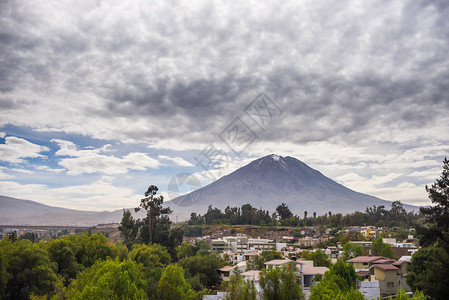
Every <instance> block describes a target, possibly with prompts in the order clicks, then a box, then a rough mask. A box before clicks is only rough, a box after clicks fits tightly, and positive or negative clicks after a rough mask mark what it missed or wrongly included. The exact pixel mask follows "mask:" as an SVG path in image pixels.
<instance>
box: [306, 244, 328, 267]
mask: <svg viewBox="0 0 449 300" xmlns="http://www.w3.org/2000/svg"><path fill="white" fill-rule="evenodd" d="M301 258H303V259H304V260H312V261H313V265H314V266H315V267H328V268H329V267H330V265H331V260H330V258H329V257H328V256H327V255H326V254H325V253H323V252H322V251H321V250H319V249H317V250H315V252H310V251H304V252H303V253H302V254H301Z"/></svg>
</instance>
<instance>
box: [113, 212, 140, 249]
mask: <svg viewBox="0 0 449 300" xmlns="http://www.w3.org/2000/svg"><path fill="white" fill-rule="evenodd" d="M118 230H120V234H121V235H122V236H123V237H124V239H125V240H124V244H125V246H126V247H127V248H128V249H129V250H131V247H132V245H133V243H134V242H135V240H136V238H137V232H138V230H139V228H138V225H137V222H136V220H134V218H133V216H132V214H131V212H130V211H129V210H128V209H126V210H125V209H124V210H123V217H122V221H121V222H120V225H119V227H118Z"/></svg>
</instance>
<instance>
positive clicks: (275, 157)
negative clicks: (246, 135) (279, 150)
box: [271, 154, 281, 161]
mask: <svg viewBox="0 0 449 300" xmlns="http://www.w3.org/2000/svg"><path fill="white" fill-rule="evenodd" d="M271 158H272V159H274V160H275V161H279V160H280V159H281V157H280V156H279V155H276V154H271Z"/></svg>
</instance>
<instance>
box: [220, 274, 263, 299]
mask: <svg viewBox="0 0 449 300" xmlns="http://www.w3.org/2000/svg"><path fill="white" fill-rule="evenodd" d="M223 287H224V290H225V291H226V300H256V299H257V294H258V293H257V291H256V288H255V286H254V283H253V282H252V281H249V280H243V278H242V275H241V272H240V271H239V269H238V268H235V269H234V273H233V274H232V275H231V277H230V278H229V281H228V282H225V283H223Z"/></svg>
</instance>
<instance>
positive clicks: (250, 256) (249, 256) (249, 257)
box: [242, 251, 260, 261]
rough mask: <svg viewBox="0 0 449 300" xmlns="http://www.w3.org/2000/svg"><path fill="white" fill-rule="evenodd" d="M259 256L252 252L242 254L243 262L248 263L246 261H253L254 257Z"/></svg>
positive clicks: (257, 253)
mask: <svg viewBox="0 0 449 300" xmlns="http://www.w3.org/2000/svg"><path fill="white" fill-rule="evenodd" d="M259 255H260V253H259V252H257V251H253V252H248V253H243V255H242V256H243V260H244V261H248V260H253V259H255V258H256V257H258V256H259Z"/></svg>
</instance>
